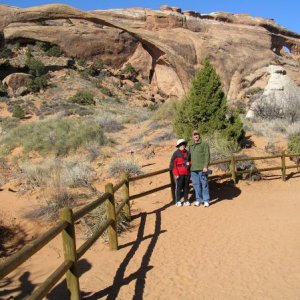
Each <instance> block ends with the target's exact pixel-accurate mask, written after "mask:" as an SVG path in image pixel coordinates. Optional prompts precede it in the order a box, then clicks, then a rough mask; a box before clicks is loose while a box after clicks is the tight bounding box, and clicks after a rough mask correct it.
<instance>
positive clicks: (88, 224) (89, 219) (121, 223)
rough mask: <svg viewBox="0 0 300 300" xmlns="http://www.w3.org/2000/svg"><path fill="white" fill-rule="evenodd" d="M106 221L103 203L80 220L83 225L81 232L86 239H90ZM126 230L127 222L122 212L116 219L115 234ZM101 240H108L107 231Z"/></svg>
mask: <svg viewBox="0 0 300 300" xmlns="http://www.w3.org/2000/svg"><path fill="white" fill-rule="evenodd" d="M106 220H107V215H106V204H105V203H103V204H102V205H100V206H99V207H97V208H96V209H94V210H93V211H92V212H90V213H89V214H88V215H86V216H84V217H83V218H82V219H81V223H82V224H83V231H84V234H85V236H86V238H90V237H91V236H92V235H93V234H94V233H95V232H96V231H97V230H98V229H99V227H100V226H101V224H103V222H105V221H106ZM128 228H129V222H128V220H127V219H126V216H125V214H124V211H121V212H120V213H119V215H118V217H117V232H118V233H121V232H123V231H126V230H127V229H128ZM101 238H103V239H104V240H107V239H108V236H107V231H105V232H104V234H103V235H102V236H101Z"/></svg>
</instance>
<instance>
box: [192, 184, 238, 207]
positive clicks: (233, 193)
mask: <svg viewBox="0 0 300 300" xmlns="http://www.w3.org/2000/svg"><path fill="white" fill-rule="evenodd" d="M190 193H191V197H190V202H193V201H195V196H194V190H193V188H192V187H191V189H190ZM209 194H210V201H209V203H210V205H214V204H217V203H218V202H220V201H224V200H233V199H234V198H236V197H238V196H239V195H240V194H241V190H240V189H239V188H238V187H237V186H236V185H235V184H234V183H233V181H232V180H226V181H223V182H218V180H210V181H209Z"/></svg>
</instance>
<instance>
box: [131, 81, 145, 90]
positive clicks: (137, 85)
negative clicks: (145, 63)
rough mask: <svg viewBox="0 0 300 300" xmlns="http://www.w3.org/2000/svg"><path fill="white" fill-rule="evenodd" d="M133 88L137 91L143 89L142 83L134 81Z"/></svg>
mask: <svg viewBox="0 0 300 300" xmlns="http://www.w3.org/2000/svg"><path fill="white" fill-rule="evenodd" d="M133 88H134V89H136V90H137V91H141V90H142V89H143V84H142V83H141V82H135V83H134V85H133Z"/></svg>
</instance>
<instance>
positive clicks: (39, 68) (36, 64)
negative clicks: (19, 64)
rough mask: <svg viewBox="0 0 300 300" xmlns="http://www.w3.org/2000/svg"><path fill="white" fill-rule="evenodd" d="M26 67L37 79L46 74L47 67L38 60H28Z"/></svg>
mask: <svg viewBox="0 0 300 300" xmlns="http://www.w3.org/2000/svg"><path fill="white" fill-rule="evenodd" d="M26 65H27V67H28V69H29V73H30V74H31V75H33V76H35V77H40V76H42V75H44V74H46V69H45V65H44V64H43V63H42V62H41V61H40V60H38V59H35V58H32V57H30V58H28V59H26Z"/></svg>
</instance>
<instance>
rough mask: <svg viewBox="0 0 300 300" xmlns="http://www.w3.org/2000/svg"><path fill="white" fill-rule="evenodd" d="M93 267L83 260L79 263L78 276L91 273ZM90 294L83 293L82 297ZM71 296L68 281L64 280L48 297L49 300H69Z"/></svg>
mask: <svg viewBox="0 0 300 300" xmlns="http://www.w3.org/2000/svg"><path fill="white" fill-rule="evenodd" d="M91 268H92V265H91V264H90V263H89V262H88V261H87V260H86V259H81V260H80V261H79V262H78V273H79V274H78V275H79V276H81V275H82V274H84V273H85V272H87V271H89V270H90V269H91ZM86 295H88V294H86V293H84V292H82V291H81V296H83V297H84V296H86ZM69 297H70V294H69V291H68V288H67V282H66V280H63V281H62V282H61V283H60V284H58V285H56V286H55V287H54V288H53V289H52V290H51V292H50V293H49V294H48V295H47V297H46V298H47V299H48V300H58V299H69Z"/></svg>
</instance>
